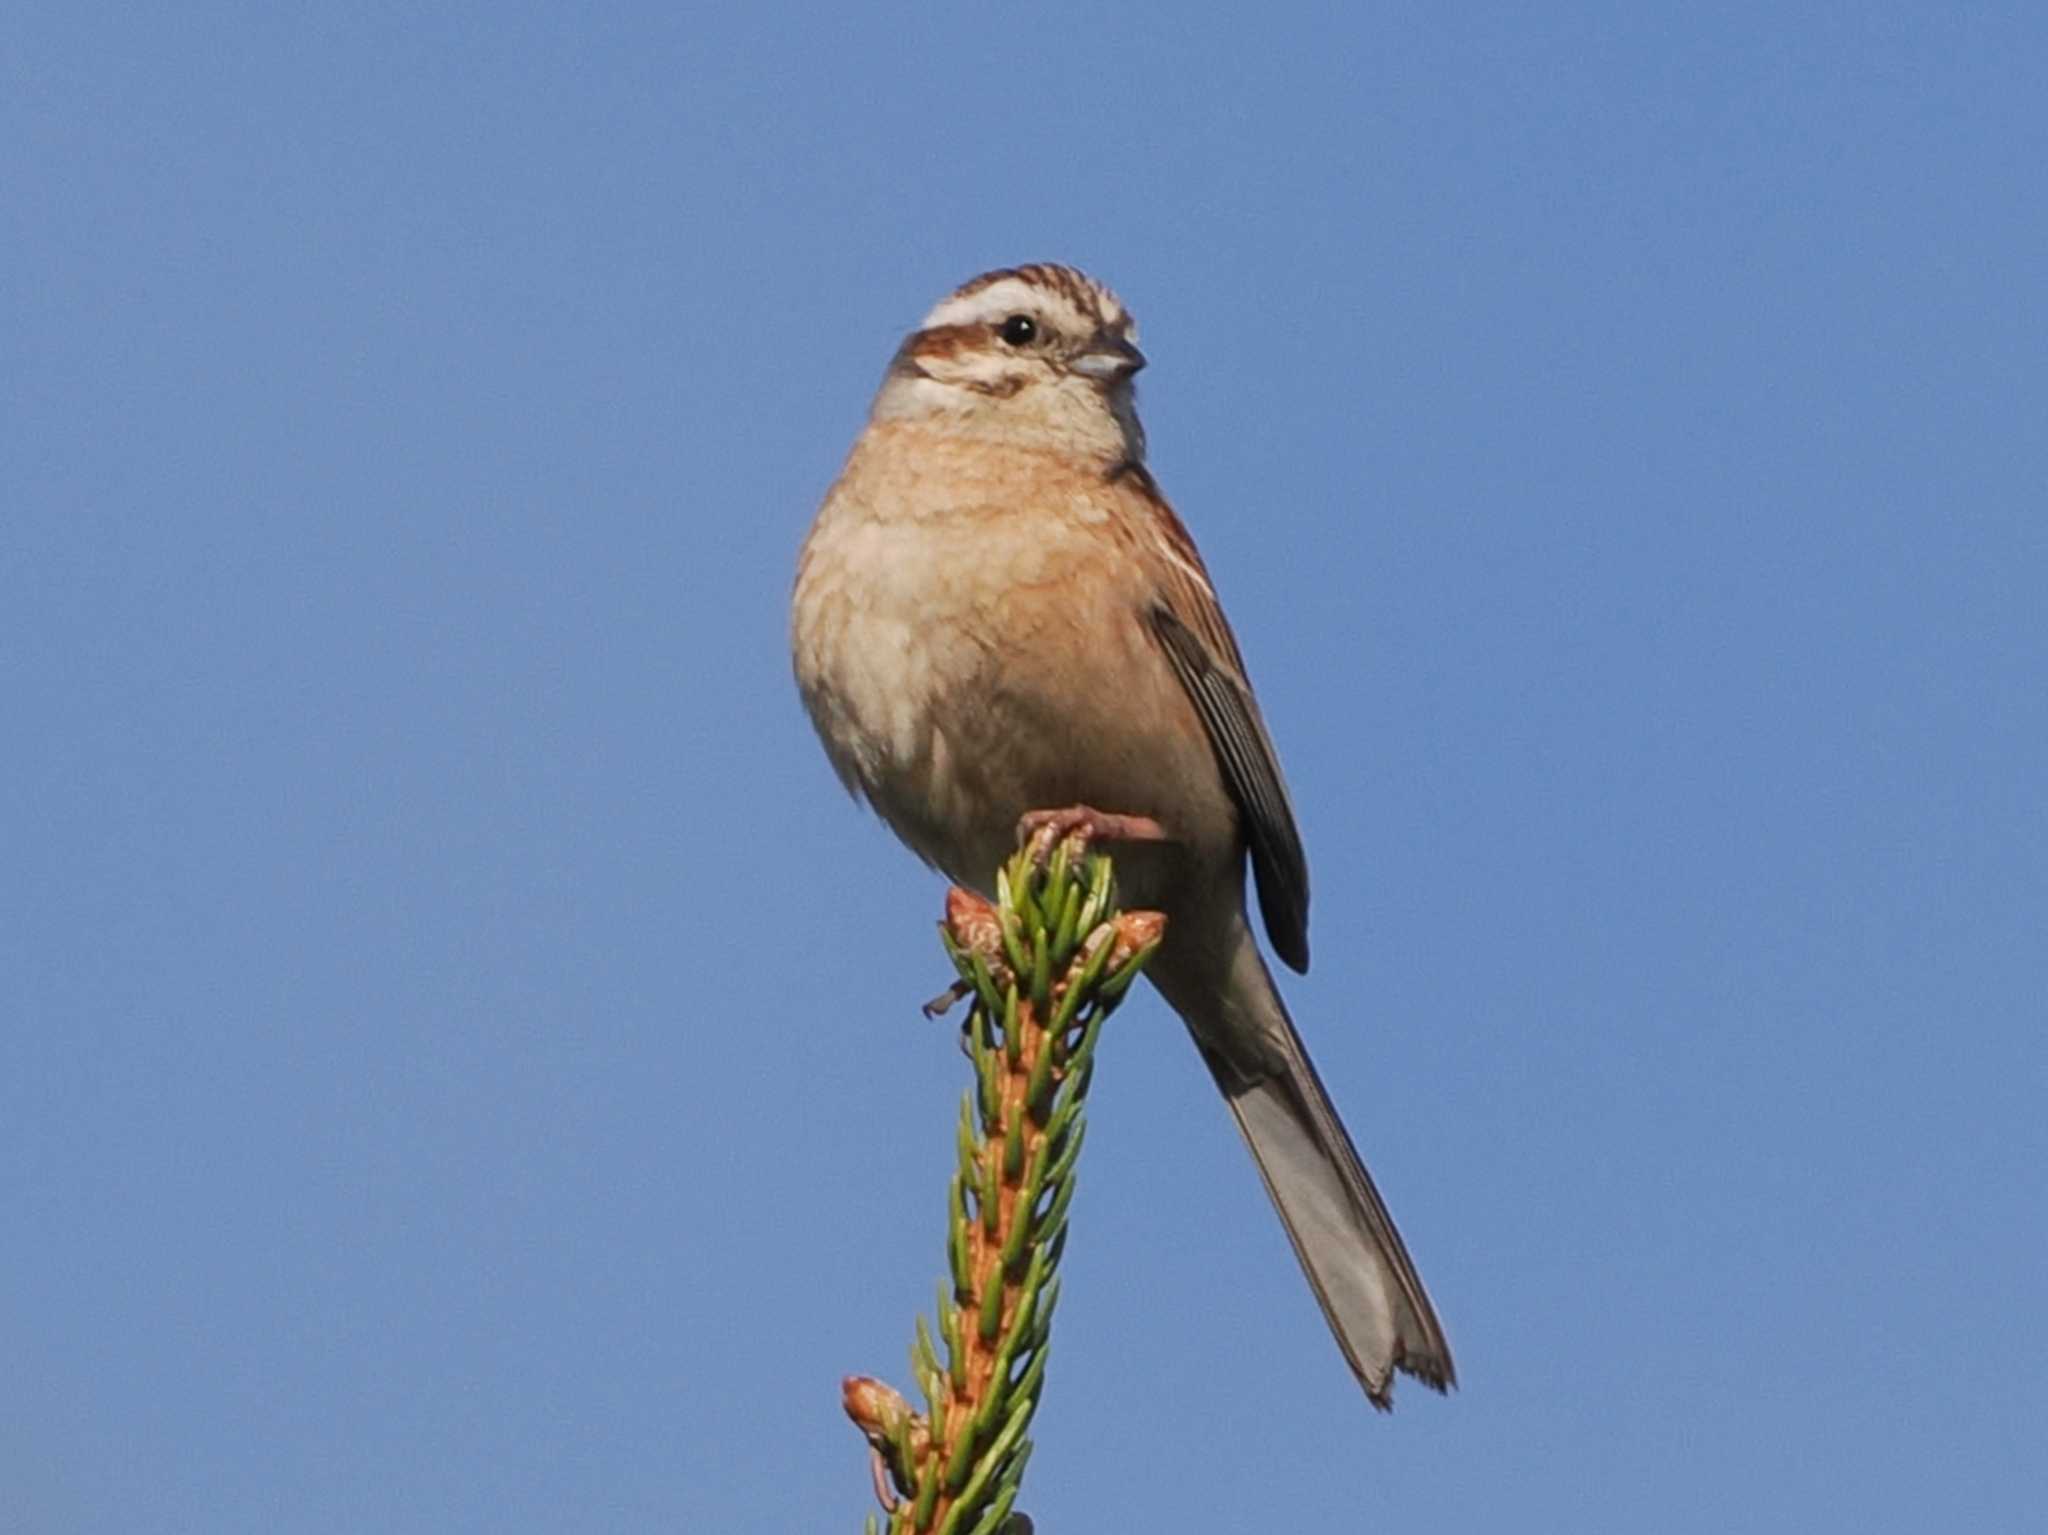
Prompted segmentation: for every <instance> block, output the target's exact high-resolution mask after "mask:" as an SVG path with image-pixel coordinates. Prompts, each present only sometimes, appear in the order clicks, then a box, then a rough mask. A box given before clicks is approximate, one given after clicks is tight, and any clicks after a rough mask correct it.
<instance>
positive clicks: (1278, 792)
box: [1151, 602, 1308, 970]
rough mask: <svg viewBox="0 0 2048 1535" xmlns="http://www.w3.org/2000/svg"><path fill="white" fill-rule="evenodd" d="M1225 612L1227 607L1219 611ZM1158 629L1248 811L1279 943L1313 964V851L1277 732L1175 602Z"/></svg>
mask: <svg viewBox="0 0 2048 1535" xmlns="http://www.w3.org/2000/svg"><path fill="white" fill-rule="evenodd" d="M1219 619H1220V615H1219ZM1151 620H1152V631H1153V633H1155V634H1156V635H1158V636H1159V643H1160V647H1161V648H1162V649H1163V650H1164V651H1165V652H1166V659H1167V660H1168V662H1170V663H1171V664H1172V666H1173V671H1174V675H1175V676H1177V677H1179V678H1180V683H1181V686H1182V687H1184V688H1186V689H1187V694H1188V697H1189V698H1190V699H1191V700H1192V701H1193V702H1194V706H1195V712H1196V713H1197V714H1198V715H1200V716H1201V719H1202V727H1203V729H1205V730H1206V731H1208V733H1209V744H1210V746H1212V747H1213V748H1214V749H1215V752H1216V763H1217V766H1219V767H1220V768H1222V770H1223V780H1224V782H1225V783H1226V784H1228V785H1229V786H1230V797H1231V798H1232V799H1234V800H1236V801H1237V808H1238V810H1239V811H1240V812H1241V813H1242V814H1243V817H1244V833H1245V842H1246V844H1247V845H1248V846H1249V847H1250V849H1251V855H1252V872H1253V873H1254V874H1255V875H1257V876H1258V883H1259V910H1260V912H1261V913H1263V914H1264V916H1265V919H1266V932H1267V934H1268V936H1270V937H1271V938H1272V940H1273V951H1274V952H1275V953H1276V954H1278V955H1279V956H1280V958H1281V959H1283V960H1284V961H1286V963H1287V964H1288V965H1289V966H1290V967H1291V968H1293V969H1295V970H1306V969H1308V858H1307V855H1306V854H1304V853H1303V852H1302V847H1301V833H1300V831H1299V830H1298V829H1296V827H1295V824H1294V807H1293V805H1292V804H1291V803H1290V802H1289V800H1288V798H1287V784H1286V782H1285V781H1284V780H1283V779H1282V778H1281V776H1280V762H1279V759H1278V758H1277V757H1275V756H1274V754H1273V742H1272V739H1271V738H1270V737H1269V736H1267V734H1266V726H1265V723H1264V722H1263V721H1262V720H1261V719H1260V718H1259V706H1258V704H1257V703H1256V702H1255V701H1254V700H1253V698H1252V695H1251V688H1250V686H1249V685H1248V684H1247V683H1246V682H1245V681H1244V679H1243V677H1242V676H1241V675H1239V674H1238V673H1237V672H1235V671H1234V670H1233V669H1231V668H1230V667H1229V666H1228V664H1227V663H1223V662H1221V661H1220V659H1219V658H1218V657H1217V656H1216V655H1215V653H1214V652H1213V651H1212V650H1211V649H1210V648H1209V646H1207V645H1206V644H1204V643H1203V642H1202V640H1201V638H1200V637H1199V636H1198V635H1197V634H1196V633H1195V632H1194V630H1192V629H1190V628H1189V627H1188V626H1187V625H1186V624H1185V623H1183V622H1182V621H1181V619H1180V617H1179V615H1178V614H1176V613H1175V612H1174V610H1173V608H1172V607H1170V606H1169V605H1168V604H1167V603H1165V602H1160V603H1156V604H1155V605H1154V606H1153V608H1152V613H1151Z"/></svg>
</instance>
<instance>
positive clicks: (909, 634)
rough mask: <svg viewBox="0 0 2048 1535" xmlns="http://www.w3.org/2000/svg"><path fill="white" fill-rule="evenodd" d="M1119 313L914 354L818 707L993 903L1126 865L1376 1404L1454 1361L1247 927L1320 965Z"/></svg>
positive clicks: (921, 838)
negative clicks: (1054, 861)
mask: <svg viewBox="0 0 2048 1535" xmlns="http://www.w3.org/2000/svg"><path fill="white" fill-rule="evenodd" d="M1136 340H1137V338H1136V331H1135V327H1134V326H1133V324H1132V322H1131V318H1130V316H1129V314H1127V313H1126V312H1125V310H1124V307H1123V305H1122V304H1120V303H1119V302H1118V301H1117V299H1116V297H1115V296H1114V295H1113V294H1112V293H1110V292H1109V290H1108V289H1106V288H1104V287H1102V286H1101V285H1100V284H1099V283H1097V282H1095V281H1093V280H1092V279H1090V278H1088V277H1086V276H1084V275H1083V274H1081V273H1080V272H1077V271H1074V270H1073V269H1072V268H1069V267H1063V266H1026V267H1018V268H1015V269H1012V270H1005V271H999V272H990V273H987V274H986V275H984V276H981V277H977V278H975V279H974V280H973V281H972V282H970V283H967V284H966V285H965V286H963V287H961V288H959V289H958V290H956V291H955V292H954V293H952V294H951V295H950V296H949V297H947V298H946V299H944V300H943V301H942V302H941V303H940V304H939V305H938V307H936V308H935V309H933V310H932V312H931V313H930V314H929V315H927V316H926V317H925V321H924V324H923V325H922V326H921V327H920V328H919V329H917V330H916V331H914V332H912V333H911V334H910V335H909V336H908V337H906V338H905V340H904V342H903V344H902V345H901V346H900V347H898V348H897V351H896V356H895V358H894V360H893V361H891V363H890V364H889V371H888V374H887V376H886V377H885V378H884V379H883V381H882V387H881V390H880V392H879V393H878V394H877V395H876V396H875V402H874V407H873V410H872V412H871V413H870V416H869V420H868V426H867V429H866V431H864V432H863V433H862V434H861V436H860V439H859V440H858V441H857V442H855V443H854V445H853V452H852V453H851V455H850V456H849V457H848V459H847V461H846V467H845V469H844V470H843V471H842V472H841V474H840V476H839V479H838V481H837V483H835V484H834V485H833V487H832V489H831V491H830V492H829V493H828V494H827V496H826V498H825V504H824V506H823V508H822V509H821V510H820V511H819V513H818V518H817V521H816V523H815V524H814V525H813V526H812V528H811V532H810V537H809V538H808V539H807V540H806V541H805V544H804V549H803V555H802V558H801V560H800V562H799V565H798V570H797V581H796V595H795V601H794V612H793V615H792V640H793V645H794V650H795V662H796V676H797V685H798V687H799V688H800V689H801V691H802V693H803V699H804V704H805V707H806V708H808V709H809V711H810V715H811V719H812V721H813V723H815V724H816V726H817V728H818V734H819V736H820V737H822V738H823V740H824V743H825V751H826V753H827V755H829V756H830V757H831V759H832V765H833V766H834V767H835V768H836V769H838V772H839V776H840V777H841V778H842V779H843V780H845V782H846V785H847V787H848V788H850V789H851V790H852V791H853V792H854V793H855V794H857V795H860V796H863V797H865V798H866V799H867V801H868V802H869V803H870V804H871V805H873V806H874V808H875V809H876V811H877V812H879V813H880V815H881V816H882V818H883V819H884V820H885V821H887V822H888V823H889V825H890V826H891V827H892V828H893V829H894V830H895V832H896V834H897V836H899V837H901V838H902V839H903V841H904V842H905V843H907V844H908V845H909V846H910V847H911V849H912V850H914V851H915V852H916V853H917V854H918V855H919V856H920V857H922V858H924V859H925V861H926V862H928V863H931V864H934V865H936V866H937V867H938V868H940V869H942V870H944V871H945V873H946V874H947V875H948V876H950V877H951V878H952V879H954V880H956V881H958V882H959V883H961V884H964V885H967V886H969V887H970V888H978V889H980V890H982V891H983V892H984V893H987V890H988V886H989V882H990V880H991V878H992V876H993V873H994V870H995V869H996V867H997V866H998V864H1000V863H1001V862H1002V860H1003V859H1004V858H1005V857H1006V856H1007V855H1008V853H1009V852H1010V851H1011V850H1012V849H1013V848H1014V846H1015V845H1016V838H1017V835H1018V829H1019V827H1020V825H1043V824H1046V823H1048V822H1050V823H1051V824H1053V825H1054V826H1055V828H1056V829H1063V828H1068V827H1080V828H1083V829H1085V830H1088V831H1090V832H1091V833H1093V834H1094V835H1096V836H1098V837H1100V838H1103V839H1106V840H1107V842H1108V843H1109V846H1110V851H1111V852H1112V853H1113V855H1114V857H1115V860H1116V864H1117V875H1118V879H1119V882H1120V883H1121V885H1122V887H1123V890H1124V893H1125V896H1126V897H1127V898H1128V899H1129V900H1130V901H1131V902H1132V904H1134V905H1139V906H1147V907H1155V908H1158V909H1160V910H1163V911H1165V912H1166V913H1167V914H1168V918H1169V920H1168V925H1167V932H1166V941H1165V944H1164V945H1163V947H1162V948H1161V950H1160V952H1159V954H1158V955H1157V957H1156V958H1155V959H1154V961H1153V963H1152V965H1151V967H1150V970H1149V975H1150V978H1151V980H1152V981H1153V983H1154V984H1155V985H1157V986H1158V988H1159V990H1160V991H1161V992H1162V993H1163V994H1164V995H1165V997H1166V1000H1167V1002H1168V1003H1169V1004H1171V1005H1172V1007H1173V1009H1174V1011H1175V1012H1177V1013H1179V1014H1180V1016H1181V1018H1182V1019H1183V1020H1184V1021H1185V1022H1186V1024H1187V1026H1188V1031H1189V1032H1190V1033H1191V1034H1193V1035H1194V1038H1195V1044H1196V1045H1197V1047H1199V1048H1200V1050H1201V1052H1202V1058H1203V1059H1204V1060H1205V1061H1207V1062H1208V1063H1209V1069H1210V1071H1211V1072H1212V1073H1213V1074H1214V1075H1215V1078H1216V1085H1217V1086H1218V1087H1219V1088H1221V1089H1222V1091H1223V1095H1224V1097H1225V1099H1227V1100H1228V1102H1229V1104H1230V1108H1231V1112H1232V1113H1233V1114H1235V1115H1236V1117H1237V1124H1238V1128H1239V1129H1240V1130H1242V1131H1243V1132H1244V1138H1245V1140H1246V1142H1247V1143H1248V1144H1249V1145H1250V1147H1251V1150H1252V1155H1253V1157H1254V1158H1256V1159H1257V1161H1258V1165H1259V1171H1260V1173H1261V1174H1262V1175H1263V1176H1264V1178H1265V1183H1266V1190H1267V1192H1268V1193H1269V1194H1271V1195H1272V1197H1273V1203H1274V1204H1275V1205H1276V1206H1277V1207H1278V1208H1279V1211H1280V1218H1281V1220H1282V1221H1283V1222H1285V1223H1286V1226H1287V1233H1288V1235H1289V1236H1290V1237H1291V1238H1292V1239H1293V1242H1294V1251H1295V1254H1296V1256H1297V1257H1299V1258H1300V1260H1301V1266H1302V1268H1303V1269H1304V1270H1305V1271H1306V1272H1307V1274H1308V1279H1309V1283H1310V1284H1311V1285H1312V1286H1313V1287H1314V1288H1315V1292H1316V1298H1317V1299H1318V1300H1320V1301H1321V1302H1322V1306H1323V1314H1324V1315H1325V1316H1326V1317H1327V1318H1328V1319H1329V1323H1330V1327H1331V1329H1332V1330H1333V1331H1334V1332H1335V1333H1336V1335H1337V1342H1338V1343H1339V1345H1340V1346H1341V1347H1342V1348H1343V1350H1344V1357H1345V1358H1346V1359H1347V1360H1349V1361H1350V1364H1351V1368H1352V1371H1353V1372H1354V1373H1355V1374H1356V1375H1357V1377H1358V1379H1359V1382H1360V1384H1362V1385H1363V1386H1364V1387H1365V1390H1366V1394H1367V1395H1368V1396H1369V1397H1371V1398H1372V1400H1373V1402H1374V1403H1375V1404H1376V1405H1378V1406H1380V1407H1387V1406H1389V1405H1391V1389H1392V1381H1393V1372H1394V1371H1395V1370H1396V1369H1401V1370H1405V1371H1407V1372H1408V1373H1409V1374H1411V1375H1414V1376H1416V1377H1418V1378H1419V1379H1421V1380H1423V1381H1425V1382H1427V1383H1428V1384H1429V1385H1431V1386H1434V1387H1436V1388H1437V1389H1439V1390H1441V1389H1443V1388H1444V1387H1446V1386H1448V1385H1449V1384H1450V1383H1451V1381H1452V1379H1453V1374H1452V1367H1451V1355H1450V1349H1449V1347H1448V1346H1447V1345H1446V1343H1445V1342H1444V1335H1443V1330H1442V1328H1441V1327H1439V1326H1438V1324H1437V1319H1436V1313H1435V1311H1434V1310H1433V1309H1432V1308H1431V1306H1430V1303H1429V1296H1428V1295H1427V1294H1426V1293H1425V1292H1424V1291H1423V1288H1422V1281H1421V1279H1420V1278H1419V1277H1417V1275H1416V1272H1415V1266H1414V1264H1413V1263H1412V1262H1410V1261H1409V1257H1408V1253H1407V1250H1406V1249H1405V1248H1404V1247H1403V1246H1402V1243H1401V1236H1400V1233H1399V1232H1397V1231H1396V1230H1395V1229H1394V1223H1393V1220H1392V1219H1391V1218H1390V1217H1389V1216H1388V1214H1387V1209H1386V1206H1385V1205H1384V1204H1383V1203H1382V1202H1381V1200H1380V1196H1379V1193H1378V1192H1377V1191H1376V1190H1375V1189H1374V1188H1373V1184H1372V1179H1371V1177H1370V1176H1368V1175H1367V1173H1366V1170H1365V1166H1364V1164H1363V1163H1362V1162H1360V1161H1359V1158H1358V1153H1357V1152H1356V1151H1355V1150H1354V1149H1353V1148H1352V1145H1351V1138H1350V1136H1349V1135H1347V1134H1346V1133H1345V1130H1344V1126H1343V1123H1342V1122H1341V1121H1340V1120H1339V1119H1338V1117H1337V1111H1336V1109H1335V1107H1334V1106H1333V1105H1332V1104H1331V1102H1330V1098H1329V1094H1328V1093H1327V1092H1325V1091H1324V1089H1323V1084H1322V1082H1321V1081H1320V1080H1319V1079H1318V1078H1317V1076H1316V1071H1315V1067H1314V1066H1313V1065H1312V1064H1310V1062H1309V1058H1308V1052H1307V1051H1306V1049H1305V1048H1304V1047H1303V1045H1302V1042H1301V1036H1300V1035H1299V1034H1297V1033H1296V1032H1295V1028H1294V1024H1293V1022H1292V1021H1291V1020H1290V1019H1289V1018H1288V1016H1287V1009H1286V1008H1285V1007H1284V1006H1283V1005H1282V1004H1281V1001H1280V995H1279V992H1278V991H1277V990H1275V988H1274V985H1273V978H1272V975H1271V974H1270V972H1268V970H1267V969H1266V966H1265V963H1264V962H1263V961H1262V960H1261V959H1260V957H1259V949H1258V942H1257V939H1256V938H1255V937H1254V935H1253V932H1252V928H1251V925H1250V923H1249V922H1248V921H1247V920H1246V916H1245V900H1244V895H1245V888H1244V884H1245V882H1244V867H1245V860H1246V858H1247V856H1249V858H1250V860H1251V866H1252V870H1253V872H1254V873H1255V874H1256V876H1257V880H1258V891H1259V907H1260V910H1261V912H1262V913H1263V915H1264V917H1265V926H1266V932H1267V934H1268V936H1269V937H1270V939H1271V940H1272V944H1273V948H1274V950H1275V951H1276V952H1277V953H1278V954H1279V956H1280V957H1281V958H1282V959H1283V960H1285V961H1286V962H1287V964H1288V965H1289V966H1291V967H1292V968H1294V969H1296V970H1305V969H1306V968H1307V966H1308V867H1307V863H1306V861H1305V859H1304V857H1303V854H1302V848H1301V838H1300V835H1299V834H1298V833H1297V831H1296V830H1295V824H1294V809H1293V806H1292V804H1291V803H1290V802H1289V799H1288V795H1287V786H1286V784H1285V783H1284V782H1283V780H1282V779H1281V776H1280V763H1279V760H1278V758H1277V757H1276V756H1275V755H1274V751H1273V744H1272V742H1271V740H1270V739H1269V738H1268V737H1267V734H1266V727H1265V723H1264V721H1263V720H1262V719H1261V718H1260V715H1259V706H1258V702H1257V700H1256V699H1254V697H1253V696H1252V689H1251V683H1250V682H1249V681H1248V680H1247V678H1246V676H1245V666H1244V659H1243V657H1242V656H1240V655H1239V653H1238V648H1237V642H1236V640H1235V639H1233V638H1232V636H1231V632H1230V626H1229V624H1228V623H1226V622H1225V621H1224V617H1223V610H1222V608H1221V607H1220V606H1219V605H1218V603H1217V600H1216V592H1215V589H1214V587H1213V586H1212V585H1211V584H1210V581H1209V575H1208V572H1207V570H1206V569H1205V568H1204V567H1203V564H1202V557H1201V555H1200V554H1198V553H1197V552H1196V550H1195V546H1194V542H1193V540H1192V539H1190V538H1189V537H1188V533H1187V530H1186V529H1185V528H1184V527H1182V526H1181V523H1180V519H1179V518H1177V517H1176V516H1174V514H1173V509H1172V508H1171V507H1170V506H1168V505H1167V503H1166V499H1165V497H1164V496H1162V495H1161V494H1160V491H1159V487H1158V485H1157V484H1156V483H1154V481H1153V479H1152V475H1151V472H1150V471H1149V470H1147V469H1146V467H1145V434H1144V430H1143V428H1142V427H1140V426H1139V424H1138V417H1137V413H1136V409H1135V406H1134V403H1133V399H1132V387H1131V378H1132V375H1133V374H1135V373H1136V372H1137V371H1138V370H1139V369H1140V368H1142V367H1143V366H1144V365H1145V359H1144V356H1143V355H1142V354H1141V353H1140V352H1139V351H1138V348H1137V344H1136Z"/></svg>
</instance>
